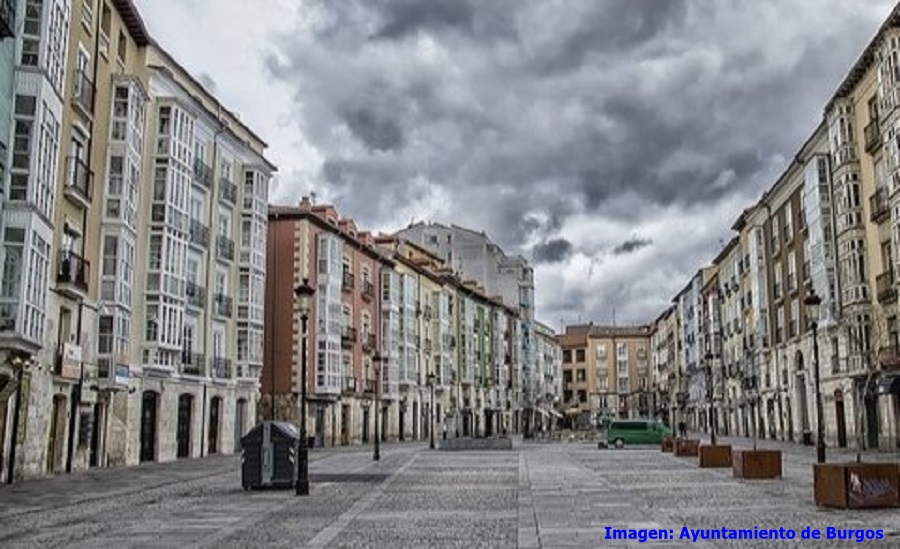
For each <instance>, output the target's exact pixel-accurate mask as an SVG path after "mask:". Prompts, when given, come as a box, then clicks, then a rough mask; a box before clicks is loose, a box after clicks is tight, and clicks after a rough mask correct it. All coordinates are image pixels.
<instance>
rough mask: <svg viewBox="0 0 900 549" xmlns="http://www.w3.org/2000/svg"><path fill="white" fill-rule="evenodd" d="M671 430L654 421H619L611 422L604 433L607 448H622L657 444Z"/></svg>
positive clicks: (668, 434)
mask: <svg viewBox="0 0 900 549" xmlns="http://www.w3.org/2000/svg"><path fill="white" fill-rule="evenodd" d="M668 436H672V430H671V429H669V428H668V427H666V426H665V425H664V424H663V423H662V422H661V421H657V420H655V419H620V420H614V421H611V422H610V424H609V429H607V431H606V442H607V444H608V445H609V446H615V447H616V448H622V447H623V446H625V445H626V444H659V443H661V442H662V439H663V437H668Z"/></svg>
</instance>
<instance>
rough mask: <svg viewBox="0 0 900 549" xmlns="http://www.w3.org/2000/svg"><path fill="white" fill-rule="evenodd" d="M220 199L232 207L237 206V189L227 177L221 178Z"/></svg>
mask: <svg viewBox="0 0 900 549" xmlns="http://www.w3.org/2000/svg"><path fill="white" fill-rule="evenodd" d="M219 198H221V199H222V200H224V201H225V202H228V203H230V204H232V205H234V204H237V187H236V186H235V184H234V183H232V182H231V181H229V180H228V179H227V178H225V177H221V178H219Z"/></svg>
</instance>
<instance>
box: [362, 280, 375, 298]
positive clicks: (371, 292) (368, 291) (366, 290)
mask: <svg viewBox="0 0 900 549" xmlns="http://www.w3.org/2000/svg"><path fill="white" fill-rule="evenodd" d="M362 298H363V299H364V300H366V301H372V300H373V299H374V298H375V285H374V284H372V283H371V282H369V281H368V280H363V283H362Z"/></svg>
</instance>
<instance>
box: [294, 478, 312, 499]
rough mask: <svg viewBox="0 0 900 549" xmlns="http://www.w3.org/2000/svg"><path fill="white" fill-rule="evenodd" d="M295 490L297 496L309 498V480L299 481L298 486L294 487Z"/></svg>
mask: <svg viewBox="0 0 900 549" xmlns="http://www.w3.org/2000/svg"><path fill="white" fill-rule="evenodd" d="M294 490H295V492H296V495H298V496H308V495H309V481H308V480H302V481H301V480H298V481H297V484H296V485H295V486H294Z"/></svg>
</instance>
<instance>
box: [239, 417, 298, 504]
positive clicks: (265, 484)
mask: <svg viewBox="0 0 900 549" xmlns="http://www.w3.org/2000/svg"><path fill="white" fill-rule="evenodd" d="M299 445H300V432H299V431H298V430H297V427H296V426H294V424H292V423H287V422H284V421H264V422H262V423H260V424H259V425H257V426H256V427H254V428H253V429H250V432H248V433H247V434H246V435H244V436H243V437H241V447H242V448H243V449H242V451H241V486H243V487H244V490H249V489H251V488H288V487H291V486H293V485H294V481H295V480H296V478H297V463H296V461H295V460H296V457H297V449H298V447H299Z"/></svg>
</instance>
